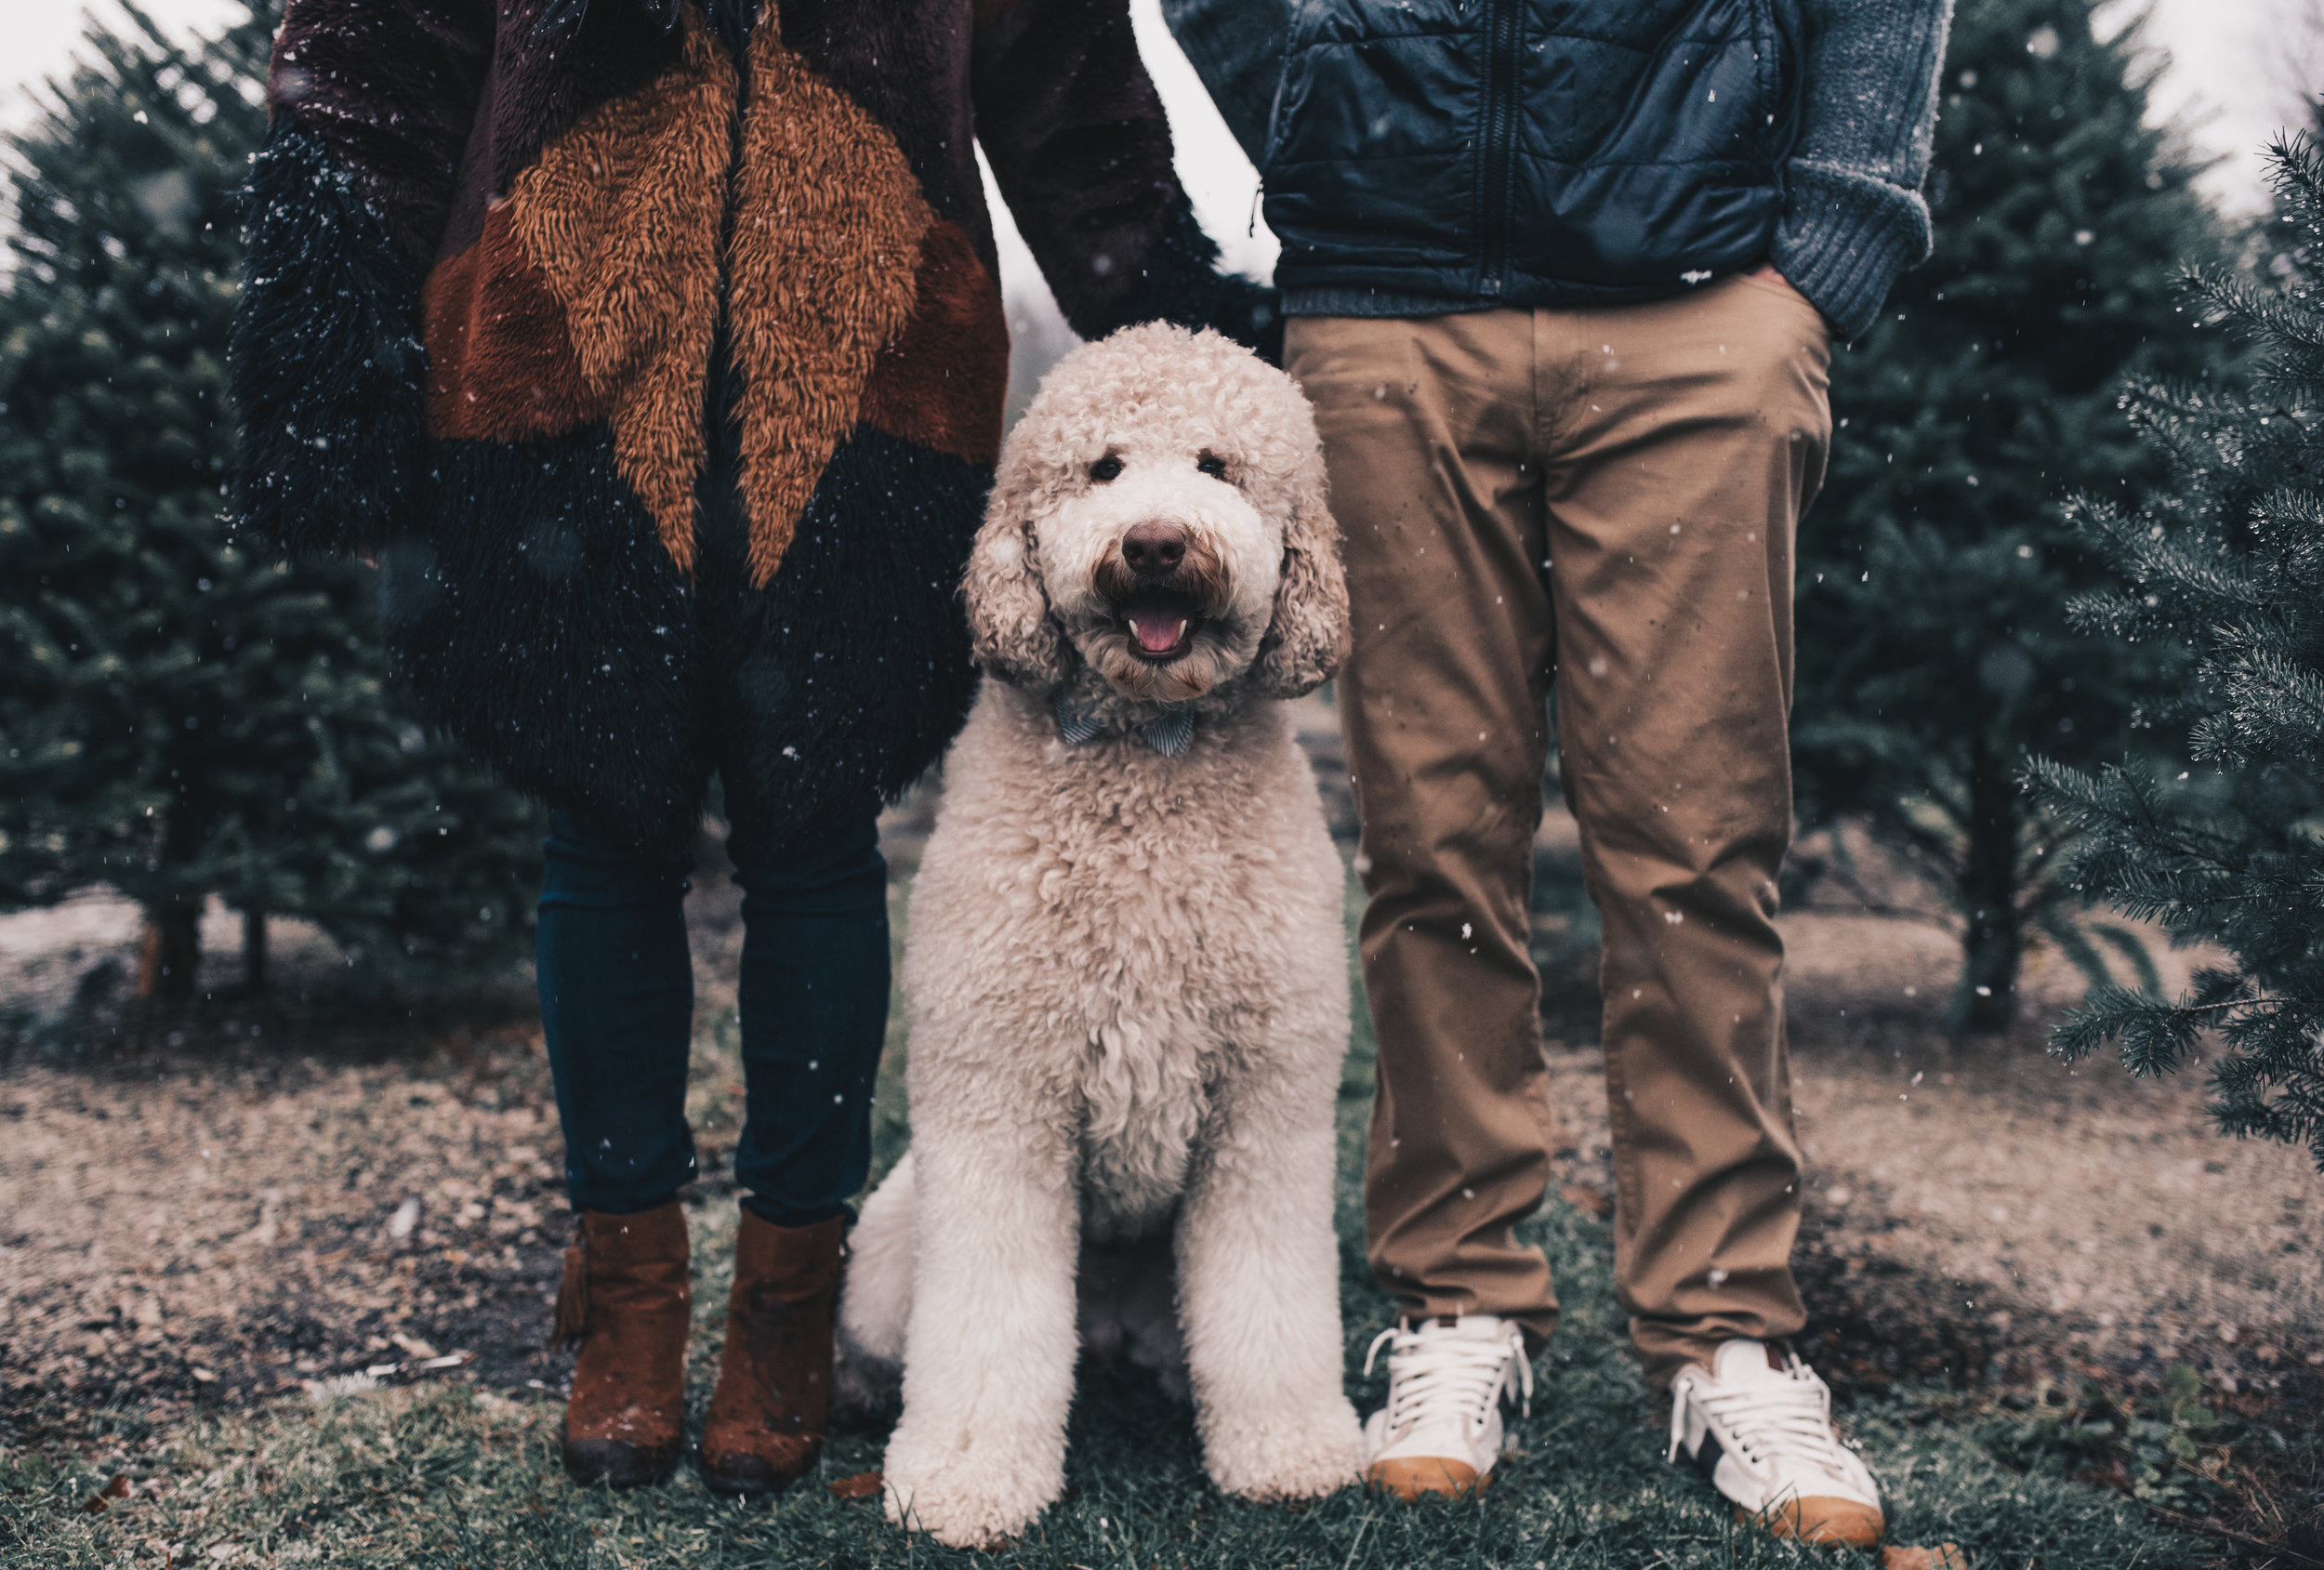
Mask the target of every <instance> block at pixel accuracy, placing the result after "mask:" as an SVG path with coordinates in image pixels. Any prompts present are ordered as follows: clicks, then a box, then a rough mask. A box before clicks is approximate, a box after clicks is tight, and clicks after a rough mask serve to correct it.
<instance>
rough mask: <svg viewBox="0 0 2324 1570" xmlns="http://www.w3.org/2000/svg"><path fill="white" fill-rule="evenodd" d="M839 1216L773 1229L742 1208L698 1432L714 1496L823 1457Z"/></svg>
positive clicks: (775, 1482)
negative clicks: (705, 1418) (715, 1368)
mask: <svg viewBox="0 0 2324 1570" xmlns="http://www.w3.org/2000/svg"><path fill="white" fill-rule="evenodd" d="M846 1234H847V1223H846V1220H844V1219H843V1218H841V1217H838V1216H835V1217H833V1218H832V1219H831V1220H827V1221H819V1222H817V1223H816V1224H815V1225H813V1226H811V1227H779V1226H776V1225H775V1224H774V1223H773V1222H772V1221H765V1220H759V1218H758V1217H757V1216H755V1215H752V1214H751V1213H750V1212H749V1211H748V1210H745V1211H744V1212H743V1227H742V1233H741V1234H740V1235H739V1236H737V1237H736V1238H735V1240H734V1293H733V1297H732V1298H730V1299H729V1300H727V1309H726V1351H725V1353H724V1355H723V1356H722V1357H721V1358H720V1362H719V1384H718V1389H717V1391H716V1392H714V1393H713V1394H712V1395H711V1397H710V1420H709V1422H708V1423H706V1425H704V1427H703V1431H702V1481H703V1483H704V1484H706V1485H707V1486H708V1488H709V1489H710V1491H711V1492H712V1493H714V1494H772V1493H773V1492H774V1491H775V1490H777V1489H779V1488H782V1487H784V1486H786V1484H789V1483H790V1482H791V1481H792V1480H793V1479H795V1478H797V1477H798V1476H799V1474H800V1473H802V1472H804V1471H807V1469H808V1468H810V1467H812V1466H813V1465H814V1464H815V1462H816V1460H817V1459H818V1458H820V1457H821V1456H822V1455H823V1434H824V1420H825V1414H826V1413H827V1412H828V1411H829V1409H830V1404H831V1305H832V1300H833V1299H835V1298H836V1297H838V1290H839V1252H840V1247H839V1246H840V1241H841V1239H843V1238H844V1237H845V1236H846Z"/></svg>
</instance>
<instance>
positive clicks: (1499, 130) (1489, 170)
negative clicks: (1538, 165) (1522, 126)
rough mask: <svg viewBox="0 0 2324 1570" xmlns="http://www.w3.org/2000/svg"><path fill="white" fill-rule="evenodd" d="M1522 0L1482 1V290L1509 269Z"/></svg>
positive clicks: (1493, 288) (1495, 287) (1492, 290)
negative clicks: (1510, 199)
mask: <svg viewBox="0 0 2324 1570" xmlns="http://www.w3.org/2000/svg"><path fill="white" fill-rule="evenodd" d="M1523 3H1524V0H1486V9H1485V33H1486V40H1485V160H1484V164H1485V167H1484V175H1483V179H1484V191H1483V192H1482V195H1483V197H1484V207H1483V211H1482V212H1481V213H1480V214H1479V215H1478V221H1477V238H1478V241H1479V243H1480V244H1481V246H1482V247H1483V250H1484V253H1485V256H1484V261H1485V270H1484V276H1483V279H1482V285H1483V289H1484V292H1485V293H1486V294H1488V295H1498V294H1499V293H1500V292H1501V288H1502V284H1503V282H1504V278H1505V275H1506V274H1507V273H1508V270H1509V176H1510V161H1511V159H1512V156H1513V154H1514V152H1515V147H1516V141H1517V8H1518V7H1519V6H1520V5H1521V4H1523Z"/></svg>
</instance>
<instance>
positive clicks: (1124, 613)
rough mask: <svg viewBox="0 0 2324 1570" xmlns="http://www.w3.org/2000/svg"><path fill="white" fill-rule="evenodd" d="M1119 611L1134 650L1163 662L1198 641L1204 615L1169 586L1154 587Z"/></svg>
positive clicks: (1140, 654)
mask: <svg viewBox="0 0 2324 1570" xmlns="http://www.w3.org/2000/svg"><path fill="white" fill-rule="evenodd" d="M1116 613H1117V614H1119V615H1120V617H1121V618H1122V623H1123V625H1124V626H1126V627H1129V647H1130V652H1131V653H1134V654H1136V655H1137V656H1138V657H1139V658H1140V659H1142V660H1148V661H1151V662H1153V663H1154V664H1155V665H1162V664H1165V663H1167V662H1169V661H1170V660H1174V659H1176V658H1178V657H1179V656H1180V655H1181V654H1183V653H1185V652H1186V651H1187V649H1188V648H1189V647H1191V646H1192V645H1193V643H1194V641H1195V629H1196V628H1198V627H1201V626H1202V618H1201V617H1200V616H1198V615H1196V614H1195V602H1194V600H1191V599H1189V598H1187V597H1186V596H1185V595H1183V594H1176V593H1172V592H1171V591H1169V590H1168V589H1150V590H1148V591H1146V592H1144V593H1142V594H1139V595H1137V596H1135V597H1133V598H1132V599H1130V600H1126V601H1124V602H1123V603H1122V604H1121V605H1120V606H1118V607H1116Z"/></svg>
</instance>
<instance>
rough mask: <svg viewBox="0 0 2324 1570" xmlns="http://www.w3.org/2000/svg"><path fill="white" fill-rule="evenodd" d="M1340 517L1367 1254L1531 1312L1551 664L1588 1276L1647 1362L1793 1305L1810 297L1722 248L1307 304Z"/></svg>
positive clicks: (1817, 356) (1304, 369)
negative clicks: (1519, 1234) (1512, 290)
mask: <svg viewBox="0 0 2324 1570" xmlns="http://www.w3.org/2000/svg"><path fill="white" fill-rule="evenodd" d="M1286 364H1287V368H1288V370H1289V371H1290V373H1291V375H1292V376H1294V377H1296V378H1297V379H1298V380H1299V382H1300V384H1301V386H1302V387H1303V388H1304V389H1306V391H1307V395H1308V397H1309V398H1310V399H1311V400H1313V401H1314V405H1315V418H1316V425H1317V428H1318V429H1319V430H1320V431H1321V433H1322V436H1323V442H1324V453H1325V458H1326V462H1327V466H1328V468H1329V471H1330V482H1331V501H1332V509H1333V512H1334V513H1335V515H1336V516H1337V517H1338V519H1339V521H1340V529H1341V532H1342V534H1343V536H1344V540H1345V551H1346V558H1347V572H1348V587H1349V595H1350V599H1351V601H1352V604H1353V617H1354V623H1355V645H1354V653H1353V657H1352V658H1351V659H1350V661H1349V663H1348V666H1347V667H1346V669H1345V670H1344V671H1343V672H1342V673H1341V675H1340V680H1339V685H1338V689H1337V690H1338V693H1339V702H1340V716H1341V719H1342V721H1343V723H1344V725H1345V728H1346V736H1347V746H1348V759H1349V767H1350V770H1351V772H1352V773H1353V776H1354V783H1355V789H1356V803H1357V809H1358V812H1359V815H1360V817H1361V819H1362V822H1363V841H1362V848H1361V849H1362V859H1361V860H1360V861H1359V863H1358V867H1359V870H1360V871H1361V873H1362V876H1363V877H1364V881H1365V886H1366V888H1367V890H1368V891H1370V893H1371V902H1370V905H1369V907H1368V909H1367V911H1366V913H1365V917H1364V924H1363V934H1362V952H1363V961H1364V978H1365V984H1366V988H1367V992H1368V994H1369V996H1370V1000H1371V1007H1372V1014H1373V1019H1374V1022H1375V1023H1376V1025H1377V1027H1378V1031H1379V1037H1380V1065H1379V1089H1378V1092H1377V1098H1376V1100H1375V1102H1374V1105H1373V1116H1372V1125H1371V1139H1370V1149H1369V1154H1368V1158H1367V1170H1366V1195H1365V1197H1366V1214H1367V1231H1368V1234H1369V1237H1368V1241H1369V1248H1370V1255H1371V1262H1372V1267H1373V1269H1374V1270H1375V1272H1377V1273H1378V1274H1379V1276H1380V1280H1381V1282H1382V1283H1383V1285H1384V1286H1387V1288H1388V1289H1389V1290H1390V1291H1392V1292H1393V1293H1394V1294H1395V1296H1396V1297H1397V1299H1398V1300H1399V1303H1400V1304H1401V1306H1402V1308H1403V1311H1404V1312H1405V1313H1409V1314H1413V1315H1419V1314H1439V1313H1497V1314H1500V1315H1503V1316H1505V1317H1510V1318H1513V1319H1515V1320H1517V1321H1519V1322H1521V1323H1522V1324H1524V1325H1525V1327H1526V1328H1527V1329H1528V1330H1530V1331H1532V1332H1533V1333H1535V1334H1536V1335H1540V1336H1546V1335H1548V1334H1549V1332H1550V1330H1551V1327H1552V1326H1553V1325H1554V1324H1555V1322H1556V1314H1557V1306H1556V1299H1555V1296H1554V1294H1553V1293H1552V1290H1551V1285H1550V1277H1549V1267H1548V1264H1547V1262H1546V1261H1545V1260H1543V1258H1542V1256H1541V1254H1540V1252H1539V1250H1538V1249H1536V1248H1533V1247H1526V1246H1524V1245H1521V1244H1519V1243H1518V1242H1517V1241H1516V1240H1515V1239H1514V1237H1513V1236H1512V1227H1513V1226H1514V1225H1515V1223H1516V1222H1517V1221H1519V1220H1522V1219H1524V1218H1525V1217H1526V1216H1528V1215H1530V1214H1532V1213H1533V1212H1534V1210H1535V1209H1536V1208H1537V1207H1538V1206H1539V1204H1540V1202H1541V1199H1542V1195H1543V1193H1544V1191H1545V1189H1546V1188H1547V1186H1548V1181H1549V1172H1550V1149H1551V1142H1550V1141H1551V1138H1552V1134H1551V1115H1550V1108H1549V1105H1548V1102H1547V1093H1546V1083H1547V1081H1546V1075H1545V1072H1544V1068H1543V1063H1542V1058H1541V1048H1540V1026H1539V985H1540V983H1539V980H1538V976H1537V974H1536V972H1535V970H1534V967H1533V963H1532V958H1531V954H1530V948H1529V943H1528V939H1529V937H1530V932H1531V923H1530V918H1529V906H1530V891H1531V884H1532V873H1533V861H1532V847H1533V838H1534V833H1535V830H1536V829H1537V827H1538V825H1539V822H1540V815H1541V777H1542V772H1543V768H1544V765H1545V762H1546V745H1547V735H1546V720H1545V712H1544V710H1545V701H1546V700H1547V699H1548V697H1549V695H1550V692H1551V685H1552V682H1554V683H1555V687H1556V696H1557V722H1558V731H1559V735H1558V740H1559V747H1560V759H1561V773H1562V776H1563V779H1564V782H1565V794H1566V799H1567V801H1568V803H1569V804H1570V806H1571V807H1572V809H1573V812H1574V815H1575V817H1576V819H1577V820H1578V823H1579V825H1580V830H1581V845H1582V852H1583V860H1584V869H1585V875H1586V877H1587V879H1588V883H1589V888H1590V893H1591V897H1592V899H1594V900H1595V901H1596V903H1597V906H1598V910H1599V913H1600V915H1601V917H1602V919H1603V924H1604V938H1605V957H1604V970H1603V972H1602V975H1603V981H1604V991H1605V1029H1604V1043H1605V1074H1606V1094H1607V1098H1608V1102H1609V1104H1610V1107H1611V1112H1612V1128H1613V1144H1614V1171H1615V1179H1616V1183H1617V1194H1616V1208H1615V1222H1614V1226H1615V1278H1616V1284H1617V1287H1618V1292H1619V1295H1620V1298H1621V1301H1622V1304H1623V1306H1624V1307H1625V1308H1626V1309H1627V1310H1628V1311H1629V1313H1630V1314H1631V1331H1632V1334H1633V1336H1634V1338H1635V1339H1636V1341H1637V1344H1638V1347H1639V1350H1640V1352H1642V1353H1643V1355H1644V1359H1645V1363H1646V1368H1647V1373H1648V1376H1649V1378H1650V1379H1653V1380H1655V1381H1656V1382H1657V1385H1660V1384H1663V1383H1667V1381H1668V1380H1669V1379H1670V1376H1671V1375H1672V1374H1673V1373H1675V1372H1676V1371H1677V1369H1678V1368H1679V1367H1680V1366H1682V1365H1683V1364H1684V1362H1686V1361H1688V1360H1696V1361H1706V1362H1707V1361H1708V1359H1709V1357H1710V1352H1711V1350H1712V1349H1713V1348H1714V1347H1715V1346H1716V1345H1717V1344H1718V1343H1719V1342H1721V1341H1723V1340H1726V1339H1732V1338H1734V1337H1738V1336H1749V1337H1759V1338H1769V1337H1780V1336H1785V1335H1789V1334H1790V1333H1792V1332H1793V1331H1796V1330H1797V1329H1799V1327H1800V1326H1801V1324H1802V1313H1801V1308H1800V1300H1799V1295H1798V1293H1797V1291H1796V1290H1795V1288H1794V1287H1793V1285H1792V1281H1791V1273H1790V1265H1789V1260H1790V1253H1791V1245H1792V1239H1793V1236H1794V1234H1795V1233H1796V1231H1797V1229H1798V1223H1799V1206H1800V1194H1799V1181H1800V1151H1799V1146H1798V1143H1797V1141H1796V1140H1795V1138H1794V1135H1793V1131H1792V1122H1791V1093H1790V1084H1789V1067H1788V1064H1787V1062H1786V1056H1785V1048H1784V1028H1783V994H1782V988H1781V980H1780V978H1781V971H1782V968H1783V944H1782V941H1781V939H1780V938H1779V937H1778V936H1777V934H1776V929H1775V926H1774V923H1773V919H1772V918H1773V917H1774V915H1775V911H1776V873H1777V870H1778V868H1779V867H1780V865H1781V864H1782V860H1783V856H1784V852H1785V850H1786V848H1787V846H1788V844H1789V837H1790V823H1791V775H1790V764H1789V756H1788V751H1787V719H1788V716H1789V707H1790V700H1791V550H1792V538H1793V534H1794V530H1795V528H1796V525H1797V524H1798V521H1799V519H1800V514H1801V513H1802V510H1803V509H1804V508H1806V507H1807V505H1808V502H1809V501H1810V499H1811V498H1812V497H1813V496H1814V495H1815V493H1816V487H1817V485H1818V483H1819V482H1821V479H1822V476H1823V470H1824V457H1825V453H1826V450H1827V447H1828V445H1829V440H1830V416H1829V404H1828V402H1827V371H1828V369H1829V352H1828V345H1827V340H1826V336H1825V328H1824V324H1823V322H1822V319H1821V318H1820V317H1819V316H1818V315H1817V313H1816V310H1815V308H1814V307H1813V306H1811V305H1809V304H1808V303H1807V301H1806V300H1805V299H1803V298H1802V297H1801V296H1799V295H1798V294H1797V293H1795V292H1794V291H1792V290H1791V289H1790V288H1789V286H1788V285H1786V284H1782V283H1780V282H1779V281H1776V280H1774V279H1763V278H1757V277H1738V278H1730V279H1726V280H1723V281H1721V282H1719V283H1717V284H1710V285H1708V286H1706V287H1704V288H1702V289H1700V290H1697V291H1695V292H1692V293H1689V294H1686V295H1684V296H1681V297H1676V298H1673V299H1667V300H1660V301H1656V302H1653V303H1650V304H1645V305H1638V306H1614V307H1595V308H1589V309H1582V310H1486V311H1474V312H1465V313H1460V314H1455V315H1446V316H1434V317H1422V318H1406V319H1380V318H1357V317H1300V318H1295V319H1293V320H1292V322H1291V323H1289V336H1288V340H1287V350H1286Z"/></svg>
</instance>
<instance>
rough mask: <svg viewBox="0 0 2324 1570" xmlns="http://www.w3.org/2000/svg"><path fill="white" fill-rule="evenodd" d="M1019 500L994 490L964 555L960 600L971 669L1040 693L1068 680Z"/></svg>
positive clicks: (1061, 638)
mask: <svg viewBox="0 0 2324 1570" xmlns="http://www.w3.org/2000/svg"><path fill="white" fill-rule="evenodd" d="M960 592H961V593H962V594H963V595H964V596H966V597H967V600H968V608H969V635H970V638H971V646H972V649H973V652H974V653H975V656H976V663H977V664H978V665H980V666H984V668H985V669H986V670H988V671H990V672H991V673H992V674H993V675H995V676H997V677H999V678H1000V679H1002V680H1003V681H1006V682H1008V683H1009V684H1010V685H1011V686H1014V687H1023V688H1024V689H1026V690H1027V691H1029V692H1034V693H1045V692H1047V691H1049V690H1050V688H1052V687H1055V686H1056V685H1058V684H1059V683H1060V682H1062V681H1063V680H1064V679H1065V678H1066V677H1068V676H1070V675H1072V674H1073V672H1072V669H1071V667H1070V666H1069V665H1068V664H1067V660H1066V654H1065V640H1064V636H1063V633H1061V632H1060V631H1059V629H1058V626H1057V623H1056V622H1055V621H1053V620H1051V619H1050V612H1049V596H1048V594H1046V593H1045V592H1043V590H1042V588H1041V574H1040V568H1039V567H1038V565H1037V563H1036V562H1035V561H1034V559H1033V531H1032V529H1031V528H1030V527H1028V526H1027V522H1026V519H1025V515H1024V508H1023V497H1022V496H1013V497H1012V496H1011V495H1010V494H1008V492H1006V491H996V492H995V493H994V495H993V499H992V504H991V506H990V507H989V508H987V509H986V511H985V514H984V526H983V527H981V528H979V529H978V530H977V532H976V544H975V545H974V546H973V547H972V548H971V549H970V551H969V570H968V574H967V575H966V576H964V577H963V578H962V579H961V582H960Z"/></svg>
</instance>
